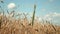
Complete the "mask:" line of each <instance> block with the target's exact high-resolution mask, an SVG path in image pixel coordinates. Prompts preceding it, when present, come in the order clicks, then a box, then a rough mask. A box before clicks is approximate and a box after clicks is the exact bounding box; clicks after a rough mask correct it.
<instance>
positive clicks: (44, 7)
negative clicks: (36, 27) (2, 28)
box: [0, 0, 60, 25]
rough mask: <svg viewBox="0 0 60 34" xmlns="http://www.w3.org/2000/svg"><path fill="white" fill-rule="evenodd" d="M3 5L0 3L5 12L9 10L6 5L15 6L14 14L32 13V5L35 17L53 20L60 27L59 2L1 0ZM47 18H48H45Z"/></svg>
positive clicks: (58, 0) (46, 0)
mask: <svg viewBox="0 0 60 34" xmlns="http://www.w3.org/2000/svg"><path fill="white" fill-rule="evenodd" d="M3 1H4V4H3V3H0V6H2V8H3V9H4V10H5V12H6V11H7V10H9V11H10V10H13V9H9V8H8V5H9V4H10V3H14V4H15V8H14V10H15V11H16V12H27V13H30V14H31V13H32V12H33V10H34V8H33V7H34V4H36V16H40V18H43V19H47V20H49V19H50V20H53V22H54V23H55V24H59V25H60V21H59V20H60V18H59V17H60V0H3ZM47 17H48V18H47Z"/></svg>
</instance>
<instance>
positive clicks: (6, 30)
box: [0, 5, 60, 34]
mask: <svg viewBox="0 0 60 34" xmlns="http://www.w3.org/2000/svg"><path fill="white" fill-rule="evenodd" d="M35 10H36V5H34V11H33V16H32V18H31V19H28V17H27V16H26V14H25V13H23V15H24V17H22V18H21V15H22V14H17V15H15V13H14V11H12V12H8V11H7V13H8V14H5V13H4V12H3V13H0V34H60V26H57V25H53V24H50V23H49V22H48V21H46V23H41V22H40V21H39V20H38V19H34V18H35ZM15 16H19V17H18V18H17V19H16V17H15Z"/></svg>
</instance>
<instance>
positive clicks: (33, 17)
mask: <svg viewBox="0 0 60 34" xmlns="http://www.w3.org/2000/svg"><path fill="white" fill-rule="evenodd" d="M35 10H36V5H34V12H33V17H32V26H33V24H34V18H35V12H36V11H35Z"/></svg>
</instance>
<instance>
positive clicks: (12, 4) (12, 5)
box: [8, 3, 16, 9]
mask: <svg viewBox="0 0 60 34" xmlns="http://www.w3.org/2000/svg"><path fill="white" fill-rule="evenodd" d="M15 7H16V5H15V3H9V4H8V8H9V9H12V8H15Z"/></svg>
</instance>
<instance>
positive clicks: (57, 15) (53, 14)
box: [44, 12, 60, 20]
mask: <svg viewBox="0 0 60 34" xmlns="http://www.w3.org/2000/svg"><path fill="white" fill-rule="evenodd" d="M55 17H60V13H56V12H54V13H51V14H47V15H45V16H44V19H47V20H52V19H53V18H55Z"/></svg>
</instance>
